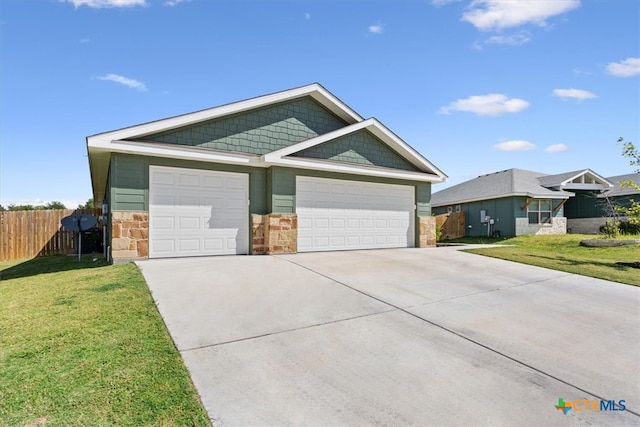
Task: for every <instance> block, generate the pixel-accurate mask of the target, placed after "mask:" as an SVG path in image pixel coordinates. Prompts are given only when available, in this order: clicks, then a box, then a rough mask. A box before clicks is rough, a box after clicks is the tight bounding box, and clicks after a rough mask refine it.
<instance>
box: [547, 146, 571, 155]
mask: <svg viewBox="0 0 640 427" xmlns="http://www.w3.org/2000/svg"><path fill="white" fill-rule="evenodd" d="M568 149H569V147H568V146H567V145H566V144H553V145H550V146H548V147H547V148H545V149H544V151H546V152H547V153H561V152H563V151H567V150H568Z"/></svg>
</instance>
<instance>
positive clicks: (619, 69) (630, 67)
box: [607, 58, 640, 77]
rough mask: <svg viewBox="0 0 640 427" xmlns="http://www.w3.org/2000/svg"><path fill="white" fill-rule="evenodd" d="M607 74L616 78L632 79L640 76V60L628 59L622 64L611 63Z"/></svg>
mask: <svg viewBox="0 0 640 427" xmlns="http://www.w3.org/2000/svg"><path fill="white" fill-rule="evenodd" d="M607 72H608V73H609V74H611V75H613V76H616V77H632V76H636V75H638V74H640V58H627V59H625V60H622V61H620V62H610V63H609V64H608V65H607Z"/></svg>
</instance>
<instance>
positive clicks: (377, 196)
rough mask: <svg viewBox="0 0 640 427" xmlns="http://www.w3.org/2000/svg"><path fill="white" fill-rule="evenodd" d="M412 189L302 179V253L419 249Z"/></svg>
mask: <svg viewBox="0 0 640 427" xmlns="http://www.w3.org/2000/svg"><path fill="white" fill-rule="evenodd" d="M413 194H414V189H413V187H411V186H399V185H389V184H373V183H366V182H357V181H339V182H338V181H336V180H332V179H323V178H311V177H298V178H297V180H296V212H297V214H298V251H299V252H305V251H322V250H340V249H369V248H378V247H380V248H382V247H407V246H413V244H414V235H413V230H414V225H413V224H414V221H413V216H414V196H413Z"/></svg>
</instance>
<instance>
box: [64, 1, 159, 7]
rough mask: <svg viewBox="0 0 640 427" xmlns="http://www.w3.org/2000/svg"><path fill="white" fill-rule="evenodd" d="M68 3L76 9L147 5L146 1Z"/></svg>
mask: <svg viewBox="0 0 640 427" xmlns="http://www.w3.org/2000/svg"><path fill="white" fill-rule="evenodd" d="M66 2H67V3H71V4H73V5H74V6H75V7H80V6H87V7H92V8H94V9H102V8H111V7H133V6H146V5H147V3H146V0H66Z"/></svg>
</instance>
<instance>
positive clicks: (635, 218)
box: [616, 137, 640, 225]
mask: <svg viewBox="0 0 640 427" xmlns="http://www.w3.org/2000/svg"><path fill="white" fill-rule="evenodd" d="M618 143H620V144H622V156H623V157H626V158H628V159H629V165H631V166H635V167H636V170H635V171H636V172H640V151H638V149H637V148H636V147H635V145H634V144H633V142H630V141H629V142H627V141H625V140H624V138H623V137H620V138H618ZM620 186H621V187H623V188H633V189H635V190H638V191H640V183H638V182H634V181H632V180H628V181H620ZM629 202H630V205H629V206H626V207H625V206H618V207H617V208H616V209H617V211H618V212H619V213H620V214H621V215H624V216H626V217H627V218H628V221H629V223H630V224H635V225H640V200H636V199H630V200H629Z"/></svg>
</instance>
